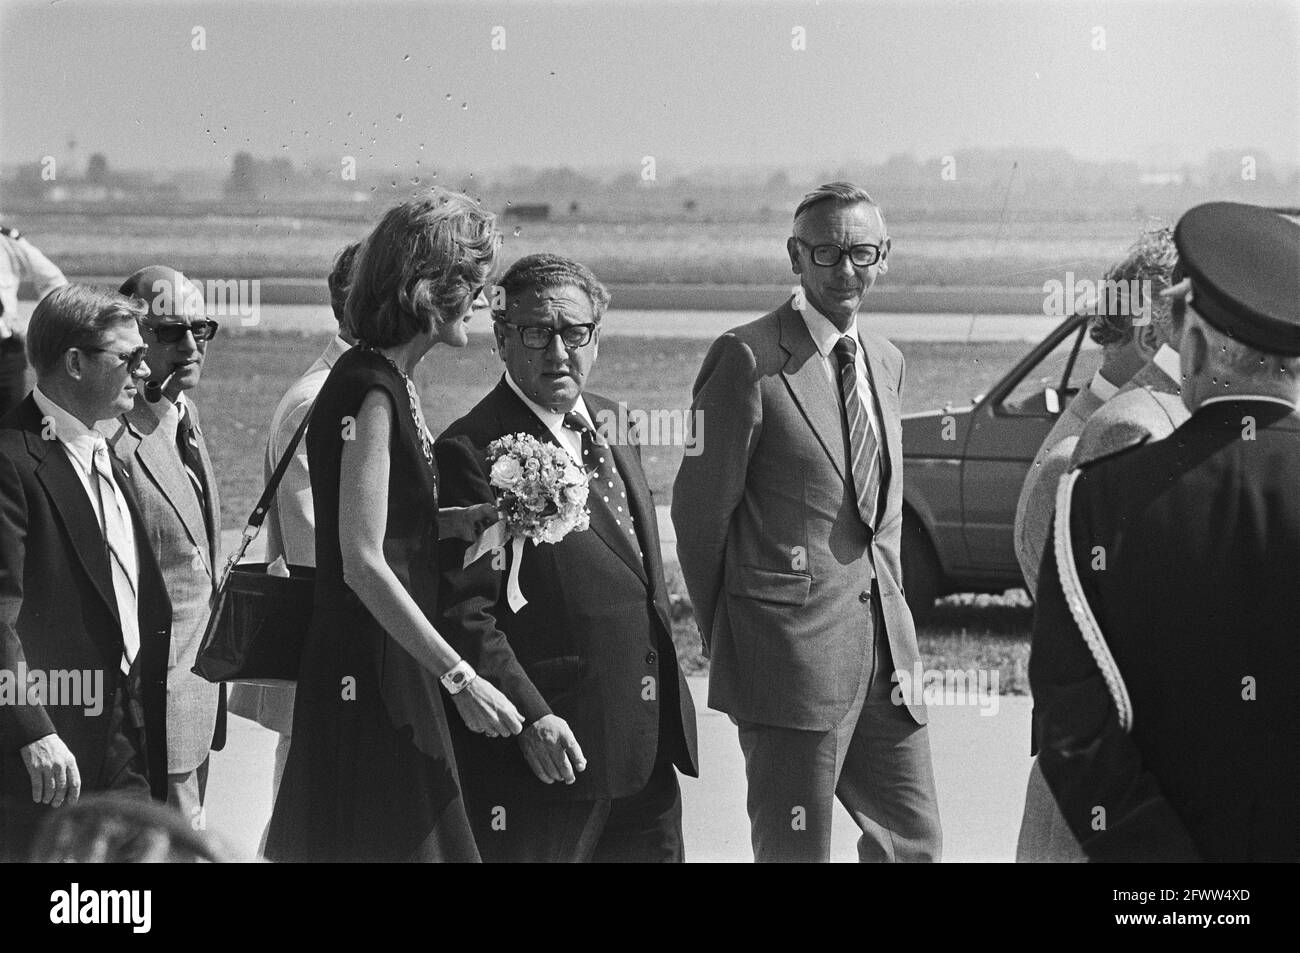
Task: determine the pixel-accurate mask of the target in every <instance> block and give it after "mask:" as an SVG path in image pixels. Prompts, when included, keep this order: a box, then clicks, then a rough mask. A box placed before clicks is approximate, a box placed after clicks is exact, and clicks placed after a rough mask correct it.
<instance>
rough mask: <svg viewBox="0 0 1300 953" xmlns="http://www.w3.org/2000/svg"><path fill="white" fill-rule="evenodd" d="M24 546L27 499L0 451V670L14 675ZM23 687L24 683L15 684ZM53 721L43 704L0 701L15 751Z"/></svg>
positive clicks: (20, 656) (0, 719) (0, 729)
mask: <svg viewBox="0 0 1300 953" xmlns="http://www.w3.org/2000/svg"><path fill="white" fill-rule="evenodd" d="M26 547H27V500H26V495H25V493H24V491H23V485H22V480H21V479H20V477H19V476H18V471H17V470H16V469H15V467H14V465H13V462H12V461H11V460H10V459H9V458H8V457H7V456H5V455H4V454H3V453H0V672H8V673H12V674H11V677H14V676H16V673H17V672H18V670H19V666H20V665H21V666H23V667H24V669H25V667H26V664H25V663H26V656H25V654H24V653H23V643H22V639H21V637H20V636H19V634H18V615H19V613H20V612H21V611H22V607H23V564H24V559H25V555H26ZM16 688H18V690H20V691H21V690H23V689H24V688H25V686H16ZM51 734H54V723H53V722H52V721H50V716H49V715H48V714H47V713H46V711H45V706H44V705H39V704H35V705H0V737H6V738H8V739H10V742H11V744H12V748H13V750H14V751H16V750H17V749H19V748H22V747H25V746H26V745H29V744H31V743H32V742H33V741H36V740H37V739H39V738H44V737H45V736H46V735H51Z"/></svg>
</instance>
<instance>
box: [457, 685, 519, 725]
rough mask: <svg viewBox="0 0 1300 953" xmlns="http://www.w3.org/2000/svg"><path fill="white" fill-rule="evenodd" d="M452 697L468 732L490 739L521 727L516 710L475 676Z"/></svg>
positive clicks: (502, 696)
mask: <svg viewBox="0 0 1300 953" xmlns="http://www.w3.org/2000/svg"><path fill="white" fill-rule="evenodd" d="M451 700H452V701H454V702H455V703H456V710H457V711H459V712H460V717H461V718H463V719H464V721H465V726H466V727H467V728H469V730H470V731H472V732H474V733H475V734H479V735H487V736H488V737H489V738H505V737H508V736H510V735H517V734H519V732H520V731H522V730H523V727H524V720H523V719H522V718H520V717H519V710H518V709H517V708H515V706H514V703H513V702H512V701H510V699H508V698H506V696H505V695H503V694H501V692H500V691H498V690H497V688H496V686H494V685H493V684H492V683H491V682H489V681H488V680H487V679H486V678H483V677H482V676H478V677H477V678H475V679H474V680H473V681H472V682H470V683H469V684H468V685H466V686H465V687H464V688H462V689H461V690H460V691H459V692H457V693H456V694H455V695H452V696H451Z"/></svg>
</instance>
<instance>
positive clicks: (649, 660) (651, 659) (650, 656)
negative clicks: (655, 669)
mask: <svg viewBox="0 0 1300 953" xmlns="http://www.w3.org/2000/svg"><path fill="white" fill-rule="evenodd" d="M658 660H659V656H658V655H655V653H654V652H647V653H646V654H645V663H646V664H647V665H653V664H654V663H655V662H657V661H658Z"/></svg>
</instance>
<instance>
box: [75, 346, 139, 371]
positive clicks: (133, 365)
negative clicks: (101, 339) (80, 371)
mask: <svg viewBox="0 0 1300 953" xmlns="http://www.w3.org/2000/svg"><path fill="white" fill-rule="evenodd" d="M74 350H77V351H91V352H92V353H95V354H112V355H113V356H114V357H115V358H117V359H118V360H119V361H125V362H126V369H127V371H128V372H130V373H132V374H134V373H135V372H136V371H138V370H139V369H140V365H141V364H143V363H144V359H145V356H146V355H147V354H148V353H149V346H148V345H147V344H141V345H140V346H139V347H133V348H131V350H129V351H114V350H113V349H112V348H109V347H79V348H74Z"/></svg>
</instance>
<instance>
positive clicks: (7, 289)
mask: <svg viewBox="0 0 1300 953" xmlns="http://www.w3.org/2000/svg"><path fill="white" fill-rule="evenodd" d="M24 278H29V279H31V282H32V284H33V285H35V286H36V300H38V301H39V300H40V299H41V298H44V297H45V296H46V295H47V294H49V293H50V292H51V291H53V290H54V289H55V288H60V287H62V286H63V285H66V284H67V283H68V279H67V278H65V277H63V272H61V271H59V269H58V267H57V266H56V265H55V264H54V263H53V262H51V261H50V260H49V259H48V258H46V257H45V256H44V255H43V254H41V252H40V250H39V249H38V248H36V246H34V245H32V244H31V243H30V242H29V241H27V239H25V238H10V237H9V236H8V235H0V304H2V305H4V315H3V317H0V324H3V325H7V328H4V329H0V338H5V337H8V336H9V332H12V331H13V330H14V328H15V325H16V324H17V321H18V286H19V284H21V283H22V280H23V279H24Z"/></svg>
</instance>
